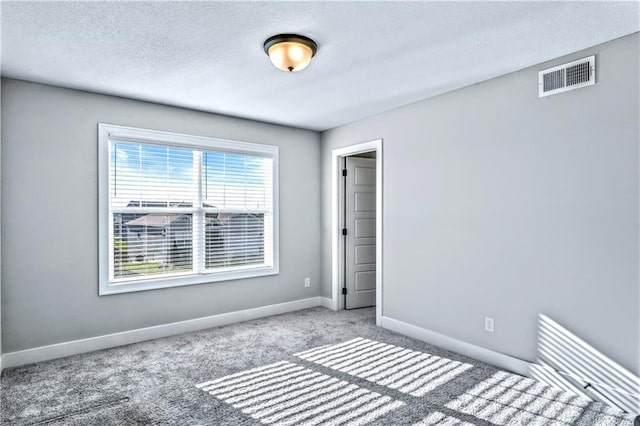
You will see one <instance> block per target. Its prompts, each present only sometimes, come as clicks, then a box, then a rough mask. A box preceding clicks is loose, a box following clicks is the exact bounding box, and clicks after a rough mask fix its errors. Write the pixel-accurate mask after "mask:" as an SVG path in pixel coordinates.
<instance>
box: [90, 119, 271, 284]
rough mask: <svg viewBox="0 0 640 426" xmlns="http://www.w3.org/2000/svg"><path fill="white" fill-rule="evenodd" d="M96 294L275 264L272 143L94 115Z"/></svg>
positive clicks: (227, 276) (222, 276)
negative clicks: (100, 120) (106, 120)
mask: <svg viewBox="0 0 640 426" xmlns="http://www.w3.org/2000/svg"><path fill="white" fill-rule="evenodd" d="M98 139H99V191H100V193H99V216H100V217H99V226H100V235H99V244H100V246H99V251H100V286H99V287H100V291H99V293H100V294H101V295H104V294H113V293H122V292H129V291H139V290H149V289H155V288H163V287H174V286H179V285H189V284H201V283H209V282H214V281H223V280H232V279H239V278H249V277H257V276H263V275H273V274H277V273H278V212H277V208H276V207H277V205H278V200H277V196H278V184H277V181H278V147H276V146H271V145H262V144H253V143H245V142H234V141H227V140H220V139H213V138H205V137H199V136H188V135H182V134H176V133H167V132H160V131H154V130H143V129H135V128H129V127H122V126H114V125H107V124H100V125H99V137H98Z"/></svg>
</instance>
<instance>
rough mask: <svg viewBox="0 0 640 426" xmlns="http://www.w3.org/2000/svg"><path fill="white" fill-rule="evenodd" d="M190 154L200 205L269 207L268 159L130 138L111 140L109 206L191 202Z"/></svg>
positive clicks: (193, 192)
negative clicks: (135, 141)
mask: <svg viewBox="0 0 640 426" xmlns="http://www.w3.org/2000/svg"><path fill="white" fill-rule="evenodd" d="M194 158H196V159H198V158H199V159H200V161H202V167H201V170H202V196H203V202H204V203H205V205H207V206H213V207H219V208H229V209H246V210H253V209H265V208H270V203H271V198H272V193H271V190H272V188H271V182H272V175H271V169H272V167H271V166H272V161H273V160H272V159H271V158H265V157H259V156H253V155H246V154H235V153H226V152H216V151H203V152H202V153H201V155H199V154H198V153H197V151H194V150H192V149H189V148H177V147H168V146H164V145H153V144H140V143H134V142H114V143H113V145H112V150H111V170H110V174H111V178H110V181H111V191H112V198H111V201H112V206H113V207H126V206H128V205H130V202H131V201H147V202H167V203H170V205H171V206H177V203H186V204H189V205H195V202H196V201H197V199H198V177H197V176H196V172H197V169H198V168H197V164H195V165H194ZM186 204H185V205H186ZM183 206H184V205H183Z"/></svg>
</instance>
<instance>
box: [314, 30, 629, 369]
mask: <svg viewBox="0 0 640 426" xmlns="http://www.w3.org/2000/svg"><path fill="white" fill-rule="evenodd" d="M639 50H640V42H639V35H638V34H637V33H636V34H634V35H631V36H628V37H624V38H622V39H618V40H614V41H612V42H609V43H606V44H603V45H600V46H596V47H594V48H591V49H588V50H585V51H582V52H578V53H576V54H573V55H570V56H567V57H564V58H559V59H558V60H554V61H553V62H549V63H546V64H541V65H540V66H537V67H534V68H530V69H525V70H522V71H520V72H516V73H513V74H509V75H505V76H502V77H499V78H496V79H493V80H490V81H486V82H483V83H481V84H477V85H474V86H470V87H467V88H464V89H461V90H458V91H455V92H451V93H448V94H445V95H442V96H439V97H436V98H432V99H429V100H425V101H421V102H418V103H415V104H412V105H409V106H406V107H403V108H400V109H397V110H394V111H390V112H387V113H383V114H380V115H376V116H374V117H371V118H368V119H365V120H362V121H358V122H356V123H352V124H349V125H346V126H342V127H339V128H336V129H333V130H330V131H327V132H325V133H323V134H322V208H323V210H322V212H323V214H322V244H323V251H322V252H323V260H322V280H323V288H322V295H323V296H327V297H329V296H330V295H331V288H330V286H331V263H330V262H331V256H330V254H331V253H330V250H331V237H330V235H331V234H330V226H331V212H330V206H331V203H330V195H331V176H330V174H331V166H330V158H331V150H332V149H334V148H337V147H343V146H346V145H351V144H355V143H359V142H364V141H368V140H372V139H377V138H383V139H384V142H383V153H384V154H383V155H384V171H383V173H384V176H383V179H384V185H383V190H384V202H383V206H384V221H383V227H384V247H383V263H384V272H383V274H384V276H383V280H384V295H383V297H384V304H383V315H384V316H388V317H391V318H394V319H397V320H400V321H404V322H407V323H409V324H413V325H416V326H419V327H423V328H426V329H429V330H433V331H436V332H438V333H442V334H445V335H448V336H451V337H454V338H457V339H460V340H463V341H465V342H469V343H472V344H475V345H479V346H482V347H486V348H489V349H492V350H496V351H499V352H502V353H506V354H509V355H512V356H515V357H519V358H523V359H526V360H529V361H534V360H535V359H536V353H537V351H536V336H537V321H538V315H539V314H541V313H542V314H546V315H548V316H549V317H551V318H553V319H554V320H555V321H557V322H559V323H560V324H562V325H563V326H564V327H566V328H568V329H569V330H571V331H572V332H573V333H575V334H576V335H578V336H580V337H581V338H582V339H584V340H586V341H587V342H589V343H591V344H592V345H593V346H595V347H596V348H597V349H599V350H600V351H602V352H603V353H605V354H606V355H608V356H609V357H611V358H612V359H613V360H615V361H617V362H619V363H620V364H622V365H623V366H625V367H626V368H627V369H629V370H631V371H633V372H634V373H636V374H638V373H640V368H639V367H640V366H639V365H638V363H639V359H640V351H639V348H638V343H639V342H638V337H639V335H640V315H639V314H640V312H639V310H640V303H639V285H638V283H639V277H638V254H639V253H638V231H639V227H638V217H639V214H638V213H639V212H638V202H639V193H638V191H639V180H638V173H639V168H638V154H639V149H638V147H639V134H638V133H639V114H640V111H639V105H638V104H639V85H638V76H639V75H640V70H639V66H638V64H639V54H638V51H639ZM591 54H596V55H597V60H596V61H597V67H598V69H597V73H598V78H597V84H596V85H595V86H591V87H587V88H584V89H581V90H576V91H572V92H568V93H562V94H559V95H556V96H551V97H548V98H542V99H540V98H538V93H537V91H538V87H537V81H538V80H537V78H538V76H537V72H538V71H539V70H541V69H543V68H545V67H550V66H553V65H557V64H561V63H563V62H566V61H569V60H573V59H577V58H581V57H585V56H587V55H591ZM425 78H428V76H425ZM485 315H489V316H493V317H494V318H495V333H494V334H490V333H485V332H484V330H483V320H484V316H485Z"/></svg>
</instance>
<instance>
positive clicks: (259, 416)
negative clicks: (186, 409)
mask: <svg viewBox="0 0 640 426" xmlns="http://www.w3.org/2000/svg"><path fill="white" fill-rule="evenodd" d="M196 386H197V387H198V388H200V389H202V390H203V391H205V392H208V393H209V394H211V395H213V396H215V397H216V398H218V399H219V400H221V401H224V402H226V403H227V404H230V405H232V406H233V407H235V408H238V409H241V410H242V412H243V413H245V414H247V415H250V416H251V417H253V418H254V419H256V420H259V421H261V422H262V423H264V424H278V425H283V426H286V425H317V424H323V425H353V426H357V425H363V424H367V423H370V422H371V421H373V420H375V419H377V418H379V417H381V416H383V415H385V414H387V413H388V412H390V411H392V410H395V409H396V408H398V407H400V406H402V405H404V403H403V402H401V401H396V400H393V399H392V398H391V397H389V396H384V395H380V394H379V393H376V392H372V391H369V390H367V389H363V388H361V387H359V386H356V385H354V384H350V383H348V382H345V381H343V380H339V379H337V378H334V377H330V376H327V375H325V374H322V373H319V372H317V371H313V370H310V369H308V368H305V367H302V366H299V365H296V364H293V363H290V362H286V361H281V362H276V363H274V364H269V365H266V366H263V367H259V368H254V369H251V370H246V371H241V372H239V373H235V374H231V375H229V376H225V377H221V378H219V379H215V380H211V381H207V382H204V383H200V384H198V385H196Z"/></svg>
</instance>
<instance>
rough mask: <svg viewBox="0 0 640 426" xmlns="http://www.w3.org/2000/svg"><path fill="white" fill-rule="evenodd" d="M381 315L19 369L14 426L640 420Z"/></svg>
mask: <svg viewBox="0 0 640 426" xmlns="http://www.w3.org/2000/svg"><path fill="white" fill-rule="evenodd" d="M374 317H375V311H374V310H373V309H363V310H355V311H342V312H333V311H330V310H327V309H324V308H313V309H308V310H304V311H298V312H294V313H290V314H285V315H279V316H274V317H269V318H264V319H260V320H254V321H248V322H244V323H240V324H234V325H229V326H225V327H219V328H213V329H209V330H205V331H201V332H196V333H190V334H185V335H181V336H176V337H170V338H165V339H159V340H154V341H149V342H143V343H138V344H134V345H128V346H124V347H119V348H114V349H109V350H104V351H99V352H94V353H89V354H84V355H77V356H72V357H68V358H64V359H58V360H53V361H48V362H42V363H38V364H33V365H28V366H24V367H18V368H11V369H7V370H5V371H4V372H3V373H2V383H1V389H2V395H1V402H0V404H1V405H0V408H1V409H2V410H1V416H2V417H1V418H2V424H12V425H13V424H15V425H28V424H49V425H136V424H148V425H150V424H153V425H260V424H273V425H297V424H331V425H341V424H353V425H357V424H373V425H459V426H468V425H545V426H546V425H552V426H555V425H585V426H586V425H589V426H592V425H631V424H632V420H631V418H630V417H627V416H625V415H624V414H623V413H622V412H620V411H619V410H616V409H613V408H610V407H607V406H605V405H603V404H601V403H597V402H591V401H589V400H585V399H583V398H580V397H577V396H575V395H572V394H568V393H565V392H562V391H559V390H556V389H555V388H551V387H548V386H545V385H543V384H541V383H539V382H536V381H533V380H530V379H526V378H524V377H521V376H517V375H514V374H510V373H506V372H503V371H500V370H498V369H496V368H494V367H491V366H489V365H486V364H483V363H480V362H478V361H475V360H472V359H469V358H466V357H463V356H461V355H457V354H455V353H451V352H448V351H445V350H442V349H440V348H437V347H435V346H431V345H428V344H426V343H422V342H419V341H416V340H413V339H410V338H407V337H404V336H400V335H397V334H395V333H392V332H390V331H387V330H383V329H380V328H377V327H376V326H375V321H374Z"/></svg>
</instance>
